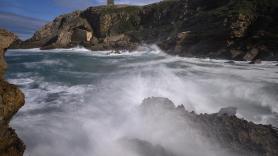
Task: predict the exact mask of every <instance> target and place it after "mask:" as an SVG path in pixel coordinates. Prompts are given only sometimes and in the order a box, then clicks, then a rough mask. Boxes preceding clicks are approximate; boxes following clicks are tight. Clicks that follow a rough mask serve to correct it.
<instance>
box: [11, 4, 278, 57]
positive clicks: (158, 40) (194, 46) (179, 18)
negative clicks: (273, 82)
mask: <svg viewBox="0 0 278 156" xmlns="http://www.w3.org/2000/svg"><path fill="white" fill-rule="evenodd" d="M277 13H278V2H277V1H276V0H249V1H245V0H170V1H162V2H160V3H155V4H151V5H147V6H143V7H138V6H124V5H122V6H109V7H104V6H101V7H90V8H88V9H86V10H84V11H79V12H74V13H71V14H66V15H62V16H59V17H57V18H56V19H55V20H54V21H53V22H51V23H49V24H47V25H46V26H44V27H43V28H42V29H41V30H39V31H37V32H36V33H35V34H34V36H33V37H32V38H31V39H29V40H27V41H26V42H24V43H23V44H22V45H17V46H15V47H21V48H22V47H23V48H24V47H25V48H31V47H41V48H43V49H45V48H68V47H73V46H76V45H83V46H85V47H87V48H89V49H92V50H108V49H116V50H117V49H120V50H123V49H128V50H132V49H134V48H136V46H138V44H140V43H155V44H158V45H159V46H160V47H161V48H162V49H163V50H165V51H166V52H168V53H169V54H177V55H180V56H194V57H211V58H225V59H235V60H256V59H263V60H277V59H278V54H277V48H278V47H277V45H278V44H277V42H278V32H277V30H278V29H277V28H278V22H277V21H278V19H277V18H278V17H277V16H276V15H277ZM88 36H89V37H88Z"/></svg>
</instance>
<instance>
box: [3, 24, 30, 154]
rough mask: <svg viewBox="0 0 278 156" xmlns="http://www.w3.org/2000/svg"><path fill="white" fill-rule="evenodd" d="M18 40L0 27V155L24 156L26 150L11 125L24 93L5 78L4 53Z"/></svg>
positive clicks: (21, 104)
mask: <svg viewBox="0 0 278 156" xmlns="http://www.w3.org/2000/svg"><path fill="white" fill-rule="evenodd" d="M16 40H18V39H17V37H16V36H15V35H14V34H12V33H10V32H7V31H5V30H3V29H0V54H1V56H0V156H22V155H23V152H24V150H25V145H24V144H23V142H22V141H21V140H20V139H19V138H18V136H17V135H16V133H15V131H14V130H13V129H12V128H10V127H9V122H10V120H11V119H12V117H13V115H14V114H15V113H16V112H17V111H18V110H19V109H20V108H21V107H22V106H23V105H24V95H23V93H22V92H21V91H20V90H19V89H18V88H17V87H16V86H15V85H12V84H9V83H8V82H6V81H5V80H4V72H5V70H6V68H7V64H6V62H5V59H4V53H5V51H6V49H7V48H8V47H9V46H10V45H11V44H12V43H13V42H14V41H16Z"/></svg>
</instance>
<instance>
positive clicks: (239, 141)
mask: <svg viewBox="0 0 278 156" xmlns="http://www.w3.org/2000/svg"><path fill="white" fill-rule="evenodd" d="M140 108H141V109H142V108H144V109H143V110H144V111H143V114H144V115H152V116H156V119H160V120H163V119H164V118H165V115H166V113H163V112H167V114H169V113H171V115H175V116H177V117H180V116H181V117H183V119H184V120H186V121H187V123H188V126H190V127H195V128H196V130H197V131H199V133H197V134H201V135H202V136H203V137H206V138H207V140H211V144H212V145H213V144H216V143H219V145H220V147H221V149H224V150H226V151H228V152H229V153H233V155H238V156H246V155H248V156H249V155H252V156H276V155H278V148H277V147H278V131H277V129H276V128H274V127H272V126H269V125H261V124H254V123H252V122H248V121H246V120H244V119H239V118H237V117H236V116H235V114H236V108H232V107H230V108H223V109H221V110H220V112H219V113H215V114H200V115H199V114H195V113H194V112H191V113H190V112H188V111H187V110H185V109H184V107H177V108H176V107H175V106H174V104H173V102H171V101H170V100H169V99H167V98H159V97H152V98H147V99H145V100H144V101H143V103H142V105H141V106H140ZM161 112H162V113H161ZM224 114H225V115H224Z"/></svg>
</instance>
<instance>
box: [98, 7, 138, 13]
mask: <svg viewBox="0 0 278 156" xmlns="http://www.w3.org/2000/svg"><path fill="white" fill-rule="evenodd" d="M140 9H141V7H140V6H122V7H121V6H117V5H116V6H108V7H105V8H104V9H103V10H102V13H104V14H111V13H121V12H124V13H127V14H135V13H138V11H140Z"/></svg>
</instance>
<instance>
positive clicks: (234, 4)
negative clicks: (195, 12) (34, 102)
mask: <svg viewBox="0 0 278 156" xmlns="http://www.w3.org/2000/svg"><path fill="white" fill-rule="evenodd" d="M275 9H278V0H230V2H229V3H227V4H226V5H223V6H221V7H218V8H215V9H213V10H210V11H208V12H207V11H205V12H200V13H199V14H200V15H202V14H210V15H216V16H227V15H232V16H236V15H247V16H254V15H255V14H256V13H268V12H271V11H273V10H275Z"/></svg>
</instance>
